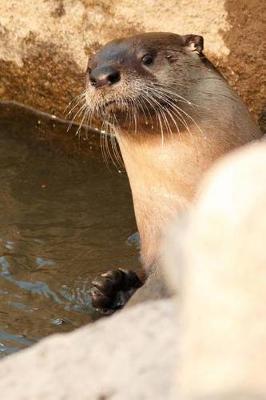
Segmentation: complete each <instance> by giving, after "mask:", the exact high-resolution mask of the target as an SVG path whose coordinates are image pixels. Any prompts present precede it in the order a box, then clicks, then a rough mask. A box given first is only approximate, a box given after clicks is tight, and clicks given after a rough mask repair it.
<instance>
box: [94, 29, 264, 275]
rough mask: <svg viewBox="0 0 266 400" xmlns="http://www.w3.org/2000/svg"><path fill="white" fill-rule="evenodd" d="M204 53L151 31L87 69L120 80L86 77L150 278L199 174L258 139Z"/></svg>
mask: <svg viewBox="0 0 266 400" xmlns="http://www.w3.org/2000/svg"><path fill="white" fill-rule="evenodd" d="M202 48H203V39H202V38H201V37H199V36H196V35H186V36H179V35H175V34H170V33H148V34H142V35H137V36H134V37H130V38H126V39H120V40H115V41H113V42H110V43H109V44H107V45H106V46H104V47H103V48H102V50H100V52H99V53H98V54H97V55H96V56H95V58H94V60H92V61H91V62H90V63H89V71H91V70H95V69H96V68H101V67H102V66H105V65H107V66H112V67H113V68H115V69H116V70H118V71H119V73H120V74H121V79H120V81H119V82H117V83H115V84H112V85H105V86H103V87H100V88H95V87H92V85H91V84H90V81H89V79H88V83H87V91H86V96H87V104H88V106H89V113H90V115H93V116H94V115H96V116H98V117H99V116H100V117H101V118H103V119H104V120H107V121H108V126H109V128H110V126H111V130H112V131H113V132H114V133H115V135H116V138H117V141H118V143H119V146H120V150H121V153H122V156H123V161H124V163H125V166H126V170H127V174H128V177H129V182H130V185H131V189H132V195H133V200H134V209H135V215H136V220H137V225H138V229H139V232H140V237H141V254H142V260H143V266H144V268H145V269H146V271H148V272H149V271H151V269H152V268H153V266H154V265H157V264H158V263H159V258H160V246H161V239H162V236H163V233H164V230H165V228H166V227H167V225H168V224H169V222H170V221H171V220H172V219H173V218H174V217H175V216H176V214H177V213H178V212H180V210H182V209H184V208H185V207H187V206H188V205H189V204H190V203H191V202H192V200H193V197H194V194H195V191H196V189H197V187H198V184H199V182H200V180H201V178H202V175H203V173H204V172H205V171H206V170H207V169H208V168H209V167H210V166H211V165H212V164H213V162H214V161H215V160H216V159H217V158H219V157H220V156H222V155H223V154H224V153H226V152H228V151H230V150H231V149H233V148H236V147H238V146H241V145H242V144H244V143H247V142H249V141H251V140H254V139H256V138H259V137H260V136H261V133H260V131H259V129H258V128H257V127H256V125H255V124H254V123H253V121H252V120H251V118H250V115H249V113H248V110H247V109H246V107H245V106H244V104H243V103H242V101H241V100H240V99H239V97H238V96H237V94H236V93H235V92H234V91H233V90H232V89H231V88H230V87H229V85H228V84H227V82H226V81H225V79H224V78H223V77H222V76H221V74H220V73H219V72H218V71H216V70H215V68H214V67H213V65H212V64H211V63H210V62H209V60H207V59H206V57H205V56H204V54H203V52H202ZM144 54H151V55H152V56H153V57H154V59H153V63H152V65H150V66H145V65H142V61H141V57H143V55H144ZM162 87H163V90H162V91H161V93H160V95H158V93H157V95H156V90H157V89H158V88H160V89H161V88H162ZM146 93H148V94H149V96H150V97H149V98H148V100H147V98H146V100H145V94H146ZM163 93H165V96H164V95H163ZM141 96H143V98H142V97H141ZM152 96H155V99H156V100H155V101H154V102H152V100H151V97H152ZM110 101H111V102H113V103H112V104H111V105H110V103H109V102H110ZM139 102H140V103H141V106H139ZM107 103H108V104H107ZM151 103H152V105H151ZM176 106H177V107H179V110H180V109H181V111H179V113H178V112H177V111H176V110H177V108H175V107H176ZM159 109H161V114H159ZM167 110H168V111H167ZM174 110H175V112H174ZM130 113H131V114H130ZM128 114H130V117H129V116H128ZM170 114H172V118H171V117H170ZM158 115H160V117H161V118H159V117H158ZM163 115H164V116H163Z"/></svg>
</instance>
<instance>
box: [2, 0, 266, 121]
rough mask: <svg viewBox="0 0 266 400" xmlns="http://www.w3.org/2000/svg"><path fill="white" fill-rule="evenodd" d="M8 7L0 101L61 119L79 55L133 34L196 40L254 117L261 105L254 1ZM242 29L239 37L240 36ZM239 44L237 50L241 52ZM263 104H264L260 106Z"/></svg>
mask: <svg viewBox="0 0 266 400" xmlns="http://www.w3.org/2000/svg"><path fill="white" fill-rule="evenodd" d="M240 3H241V4H239V1H238V0H208V1H204V2H199V1H197V0H167V1H163V0H158V1H154V0H152V1H151V0H141V1H139V2H135V1H133V0H125V1H123V2H121V1H118V0H113V1H110V0H101V1H98V2H95V1H91V0H38V2H36V1H35V0H24V1H21V0H9V1H2V2H0V72H1V73H0V98H2V99H5V100H16V101H19V102H22V103H24V104H28V105H31V106H34V107H36V108H39V109H41V110H43V111H47V112H50V113H55V114H58V115H59V116H61V117H62V116H64V115H65V111H64V110H65V108H66V106H67V104H68V103H69V102H70V101H71V99H73V98H74V97H75V96H77V95H78V94H80V93H81V92H82V90H84V71H85V69H86V62H87V55H88V54H91V53H92V52H94V51H95V50H96V49H97V48H98V47H99V46H100V45H102V44H103V43H104V42H106V41H108V40H110V39H113V38H114V37H119V36H125V35H128V34H134V33H136V32H140V31H151V30H157V31H158V30H161V31H172V32H176V33H181V34H184V33H192V32H194V33H198V34H202V35H203V36H204V37H205V44H206V49H207V53H208V54H209V55H210V57H211V59H212V60H214V61H215V62H216V63H217V64H219V66H220V67H221V68H222V70H223V72H224V73H225V74H226V75H227V77H228V78H229V80H230V81H231V83H232V84H233V85H234V86H235V87H236V88H237V89H238V91H239V92H240V94H241V95H242V97H243V98H244V100H245V102H246V103H247V104H248V106H249V107H250V109H251V110H252V111H253V112H254V113H255V114H256V113H258V112H259V111H260V110H261V108H262V106H263V101H265V92H264V90H265V89H263V64H264V63H265V57H264V54H265V41H264V24H263V11H264V12H265V7H266V6H265V2H261V1H260V0H252V1H244V2H240ZM243 27H245V29H243ZM243 44H244V46H243ZM263 99H264V100H263Z"/></svg>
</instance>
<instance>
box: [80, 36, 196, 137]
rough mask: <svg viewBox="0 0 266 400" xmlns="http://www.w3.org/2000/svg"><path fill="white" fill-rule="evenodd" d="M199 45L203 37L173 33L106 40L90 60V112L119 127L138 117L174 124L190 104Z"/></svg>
mask: <svg viewBox="0 0 266 400" xmlns="http://www.w3.org/2000/svg"><path fill="white" fill-rule="evenodd" d="M202 50H203V38H202V37H201V36H197V35H184V36H180V35H176V34H172V33H144V34H139V35H136V36H133V37H129V38H123V39H118V40H114V41H111V42H109V43H107V44H106V45H105V46H104V47H102V49H100V51H99V52H98V53H97V54H95V55H94V57H92V58H91V59H90V60H89V62H88V69H87V82H86V102H87V107H88V114H89V115H90V116H91V117H96V118H97V119H101V120H104V121H105V122H106V123H108V124H109V125H110V126H116V127H117V126H119V127H121V128H122V131H123V129H127V130H130V127H132V126H135V130H136V121H137V122H138V123H142V124H143V125H146V126H151V125H152V126H154V124H156V123H158V124H159V123H160V124H161V120H162V119H163V120H166V119H167V123H168V125H169V126H170V125H171V124H172V125H173V124H176V119H177V118H176V115H178V108H179V107H184V106H185V105H188V104H190V92H191V85H192V81H193V79H194V80H196V79H197V76H198V74H199V73H200V69H201V68H203V63H202V58H204V56H203V54H202ZM191 77H193V79H192V78H191ZM158 117H159V118H158ZM155 130H156V129H155Z"/></svg>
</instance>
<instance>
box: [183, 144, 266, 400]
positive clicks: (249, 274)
mask: <svg viewBox="0 0 266 400" xmlns="http://www.w3.org/2000/svg"><path fill="white" fill-rule="evenodd" d="M265 181H266V143H265V142H264V143H263V142H262V143H260V144H251V145H249V146H245V148H243V149H241V150H238V151H236V152H234V153H232V154H231V155H228V156H227V157H225V158H224V159H223V160H222V161H221V162H218V163H217V164H216V166H215V168H213V169H212V170H210V173H209V174H208V175H207V177H206V178H205V181H204V183H203V185H202V187H201V192H200V195H199V198H198V201H197V207H196V208H195V210H194V211H193V212H192V213H191V215H190V220H191V221H193V223H190V225H189V227H188V231H187V239H186V244H185V247H186V248H187V250H186V252H185V254H186V262H185V266H186V273H184V282H183V287H184V290H183V309H182V313H183V324H184V332H183V340H182V353H183V368H182V372H180V375H179V377H180V382H181V386H182V388H183V390H184V393H185V394H186V396H185V398H186V399H187V398H188V399H194V398H195V399H202V398H204V399H205V398H206V399H209V398H210V399H216V397H215V396H214V395H216V396H217V398H221V399H224V398H225V399H227V398H228V399H232V400H236V399H243V398H244V399H245V398H247V399H253V397H252V396H254V398H255V395H261V396H262V397H261V399H263V398H266V380H265V373H264V372H265V371H264V369H265V365H266V312H265V306H264V305H265V302H266V252H265V236H266V214H265V210H266V186H265ZM225 393H231V396H230V397H226V396H225ZM218 394H220V396H221V395H222V394H224V397H223V396H221V397H218ZM241 394H242V395H241Z"/></svg>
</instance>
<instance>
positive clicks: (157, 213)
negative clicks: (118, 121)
mask: <svg viewBox="0 0 266 400" xmlns="http://www.w3.org/2000/svg"><path fill="white" fill-rule="evenodd" d="M140 135H141V134H140ZM117 139H118V142H119V146H120V149H121V153H122V156H123V160H124V163H125V166H126V170H127V174H128V178H129V182H130V186H131V190H132V196H133V202H134V209H135V215H136V221H137V225H138V229H139V233H140V238H141V255H142V261H143V264H144V268H145V269H146V270H149V269H150V267H151V266H152V265H153V264H154V263H155V262H156V261H157V258H158V257H159V253H160V243H161V237H162V235H163V233H164V230H165V229H166V228H167V226H168V224H169V223H170V221H172V220H173V218H175V217H176V215H177V213H178V212H179V211H181V210H182V209H184V208H186V207H187V206H188V205H189V203H190V202H191V201H192V199H193V196H194V194H195V191H196V188H197V186H198V183H199V181H200V179H201V177H202V174H203V172H204V171H205V170H206V169H207V168H208V167H209V166H210V164H211V163H212V162H213V161H214V160H215V159H216V158H217V157H219V156H220V155H221V154H222V153H224V152H225V150H226V149H225V147H227V146H226V144H224V145H222V143H221V142H220V141H219V139H215V135H214V134H213V135H211V139H210V138H209V139H208V138H206V137H205V136H204V135H202V133H201V134H200V133H198V132H192V135H188V134H187V132H185V133H184V134H182V133H179V134H175V135H173V136H171V135H168V136H166V137H165V138H164V141H163V143H162V140H161V137H160V136H151V137H149V138H147V140H136V138H132V137H130V136H129V135H123V134H119V135H118V137H117ZM218 142H220V143H218Z"/></svg>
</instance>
